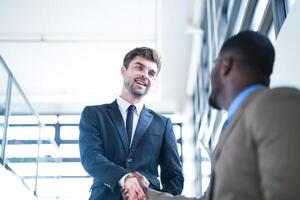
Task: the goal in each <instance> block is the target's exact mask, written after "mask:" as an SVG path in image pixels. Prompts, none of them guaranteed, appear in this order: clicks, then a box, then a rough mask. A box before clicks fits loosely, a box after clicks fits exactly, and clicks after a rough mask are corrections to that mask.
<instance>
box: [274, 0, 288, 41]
mask: <svg viewBox="0 0 300 200" xmlns="http://www.w3.org/2000/svg"><path fill="white" fill-rule="evenodd" d="M272 13H273V22H274V29H275V36H276V37H277V35H278V33H279V31H280V28H281V26H282V24H283V22H284V20H285V18H286V9H285V3H284V0H272Z"/></svg>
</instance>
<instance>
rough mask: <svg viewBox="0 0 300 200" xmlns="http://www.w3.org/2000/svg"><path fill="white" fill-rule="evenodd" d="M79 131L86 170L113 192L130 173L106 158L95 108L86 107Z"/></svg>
mask: <svg viewBox="0 0 300 200" xmlns="http://www.w3.org/2000/svg"><path fill="white" fill-rule="evenodd" d="M79 129H80V135H79V149H80V158H81V163H82V165H83V167H84V169H85V170H86V171H87V172H88V173H89V174H90V175H91V176H92V177H93V178H94V179H96V181H99V182H101V183H104V185H106V186H107V187H109V188H110V189H111V190H112V191H113V190H114V189H115V188H116V186H117V185H118V182H119V180H120V179H121V178H122V176H124V175H125V174H127V173H130V171H128V170H127V169H124V168H123V167H121V166H119V165H116V164H115V163H113V162H112V161H110V160H109V159H107V158H106V157H105V155H104V150H103V141H102V139H101V135H100V131H101V130H100V125H99V120H98V117H97V113H96V110H95V107H86V108H85V109H84V110H83V112H82V114H81V119H80V123H79Z"/></svg>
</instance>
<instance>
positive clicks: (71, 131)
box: [60, 126, 79, 140]
mask: <svg viewBox="0 0 300 200" xmlns="http://www.w3.org/2000/svg"><path fill="white" fill-rule="evenodd" d="M78 138H79V127H78V126H62V127H61V128H60V139H62V140H78Z"/></svg>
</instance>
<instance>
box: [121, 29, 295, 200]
mask: <svg viewBox="0 0 300 200" xmlns="http://www.w3.org/2000/svg"><path fill="white" fill-rule="evenodd" d="M274 58H275V52H274V48H273V45H272V43H271V42H270V41H269V39H268V38H267V37H266V36H264V35H262V34H260V33H258V32H253V31H244V32H240V33H239V34H237V35H235V36H233V37H231V38H229V39H228V40H227V41H225V43H224V44H223V46H222V48H221V50H220V52H219V55H218V57H217V59H216V60H215V66H214V68H213V69H212V72H211V85H212V91H211V94H210V99H209V102H210V105H211V106H212V107H214V108H216V109H225V110H227V111H228V119H227V120H226V124H228V125H227V126H226V127H225V128H224V129H223V130H222V133H221V136H220V139H219V141H218V144H217V146H216V148H215V149H214V152H213V157H212V174H211V181H210V185H209V187H208V190H207V191H206V193H205V195H204V196H203V197H201V198H187V197H184V196H172V195H170V194H167V193H161V192H156V191H153V190H151V189H148V188H146V185H147V184H145V183H143V179H142V178H141V177H140V176H139V175H138V174H136V175H135V176H136V178H137V180H140V184H141V185H144V186H143V187H144V190H145V193H146V196H147V199H149V200H172V199H177V200H198V199H201V200H279V199H281V200H283V199H284V200H287V199H288V200H299V199H300V191H299V189H300V159H299V153H300V91H299V90H298V89H295V88H287V87H282V88H273V89H270V88H269V83H270V75H271V73H272V71H273V63H274ZM144 182H145V181H144ZM127 190H130V187H129V188H125V189H124V191H125V193H123V196H125V198H127V199H130V198H131V197H130V196H126V194H127V193H126V191H127ZM131 199H137V198H135V197H133V198H131Z"/></svg>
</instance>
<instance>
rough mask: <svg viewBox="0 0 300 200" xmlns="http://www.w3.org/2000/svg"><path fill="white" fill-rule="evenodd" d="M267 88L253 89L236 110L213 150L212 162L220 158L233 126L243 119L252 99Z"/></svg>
mask: <svg viewBox="0 0 300 200" xmlns="http://www.w3.org/2000/svg"><path fill="white" fill-rule="evenodd" d="M264 90H266V89H265V88H260V89H257V90H255V91H253V92H252V93H251V94H250V95H249V96H248V97H247V98H246V99H245V101H244V102H243V103H242V104H241V106H240V107H239V109H238V110H237V111H236V113H235V115H234V116H233V118H232V120H231V121H230V123H229V124H228V125H227V127H226V128H225V129H224V133H223V136H222V137H220V139H219V141H218V143H217V145H216V148H215V150H214V151H213V154H212V164H213V165H214V164H215V162H216V161H217V160H218V158H219V156H220V153H221V150H222V148H223V146H224V144H225V142H226V140H227V138H228V137H229V136H230V134H231V133H232V130H233V128H234V127H235V126H236V125H237V124H238V122H239V120H240V119H241V116H242V114H243V113H244V111H245V108H246V107H247V105H249V104H250V103H251V101H252V100H253V99H254V98H255V97H256V96H257V95H258V94H260V93H261V92H262V91H264Z"/></svg>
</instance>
